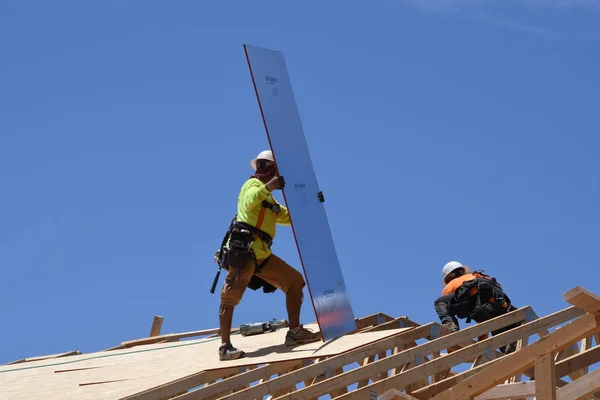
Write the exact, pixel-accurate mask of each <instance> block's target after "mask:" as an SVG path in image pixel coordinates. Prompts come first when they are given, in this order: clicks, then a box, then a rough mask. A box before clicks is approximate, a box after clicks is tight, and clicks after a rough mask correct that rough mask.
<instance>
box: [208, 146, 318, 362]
mask: <svg viewBox="0 0 600 400" xmlns="http://www.w3.org/2000/svg"><path fill="white" fill-rule="evenodd" d="M250 165H251V166H252V168H253V169H254V170H255V173H254V174H253V175H252V176H250V178H249V179H248V180H247V181H246V182H245V183H244V185H243V186H242V188H241V190H240V193H239V197H238V206H237V215H236V218H235V219H234V221H233V222H232V226H231V227H230V232H229V233H230V234H229V237H228V240H227V245H226V248H225V251H223V249H224V247H225V246H222V248H221V251H222V252H221V254H222V257H224V261H221V262H222V264H219V265H223V266H224V268H225V269H228V273H227V276H226V278H225V283H224V285H223V289H222V290H221V305H220V307H219V323H220V334H221V343H222V344H221V347H220V348H219V359H220V360H232V359H237V358H240V357H243V356H244V355H245V353H244V352H243V351H242V350H239V349H237V348H235V347H234V346H233V345H232V343H231V338H230V332H231V324H232V319H233V310H234V307H235V306H237V305H238V304H239V302H240V301H241V299H242V296H243V294H244V292H245V290H246V288H247V287H250V288H251V289H253V290H257V289H259V288H260V287H263V291H264V292H265V293H270V292H273V291H275V290H277V289H279V290H281V291H282V292H283V293H285V296H286V308H287V313H288V322H289V331H288V332H287V334H286V338H285V344H286V345H290V346H291V345H297V344H303V343H311V342H315V341H318V340H321V335H320V334H319V333H318V332H316V333H315V332H311V331H310V330H308V329H306V328H304V327H303V326H302V325H301V324H300V309H301V306H302V301H303V292H302V290H303V288H304V286H305V285H306V283H305V281H304V278H303V276H302V274H301V273H300V272H298V271H297V270H296V269H294V268H293V267H291V266H290V265H288V264H287V263H286V262H285V261H283V260H282V259H280V258H279V257H277V256H276V255H275V254H273V253H272V251H271V245H272V243H273V238H274V237H275V232H276V225H277V224H280V225H284V226H290V225H291V222H290V216H289V214H288V210H287V208H286V207H285V206H283V205H281V204H279V203H277V201H276V200H275V198H274V197H273V194H272V191H273V190H280V189H283V188H284V186H285V180H284V179H283V177H282V176H279V175H278V172H277V166H276V164H275V160H274V158H273V153H272V152H271V150H265V151H263V152H261V153H260V154H259V155H258V156H257V157H256V158H255V159H254V160H252V161H251V162H250Z"/></svg>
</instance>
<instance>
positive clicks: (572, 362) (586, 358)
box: [413, 346, 600, 399]
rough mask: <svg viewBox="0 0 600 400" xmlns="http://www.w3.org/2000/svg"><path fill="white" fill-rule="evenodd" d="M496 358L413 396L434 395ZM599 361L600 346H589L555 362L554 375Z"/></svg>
mask: <svg viewBox="0 0 600 400" xmlns="http://www.w3.org/2000/svg"><path fill="white" fill-rule="evenodd" d="M496 361H498V360H493V361H491V362H488V363H486V364H484V365H480V366H478V367H476V368H474V369H471V370H467V371H465V372H462V373H460V374H458V375H455V376H452V377H449V378H446V379H444V380H443V381H440V382H436V383H435V384H432V385H429V386H427V387H426V388H423V389H420V390H417V391H415V392H414V393H413V396H416V397H418V398H419V399H430V398H432V397H434V396H435V395H437V394H439V393H442V392H443V391H445V390H448V389H450V388H451V387H453V386H455V385H456V384H457V383H459V382H462V381H464V380H465V379H466V378H468V377H469V376H473V375H475V374H476V373H478V372H481V371H483V370H485V369H486V368H488V367H489V366H491V365H492V364H493V363H495V362H496ZM599 361H600V346H596V347H593V348H591V349H590V350H586V351H585V352H582V353H579V354H575V355H573V356H571V357H569V358H566V359H564V360H562V361H560V362H557V363H556V376H557V377H562V376H567V375H569V374H570V373H572V372H573V371H576V370H579V369H581V368H584V367H586V366H588V365H591V364H594V363H596V362H599ZM523 374H524V375H527V376H529V377H530V378H534V377H535V373H534V370H533V368H532V369H531V370H526V371H525V372H523ZM557 382H558V383H559V386H561V385H562V386H566V385H567V382H562V383H561V381H560V380H559V379H557Z"/></svg>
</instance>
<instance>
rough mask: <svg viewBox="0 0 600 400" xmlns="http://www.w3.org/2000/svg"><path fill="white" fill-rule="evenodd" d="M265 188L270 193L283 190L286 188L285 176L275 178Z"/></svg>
mask: <svg viewBox="0 0 600 400" xmlns="http://www.w3.org/2000/svg"><path fill="white" fill-rule="evenodd" d="M265 187H266V188H267V190H268V191H269V192H272V191H273V190H276V189H283V188H284V187H285V180H284V179H283V176H274V177H273V178H271V180H270V181H269V182H267V184H266V185H265Z"/></svg>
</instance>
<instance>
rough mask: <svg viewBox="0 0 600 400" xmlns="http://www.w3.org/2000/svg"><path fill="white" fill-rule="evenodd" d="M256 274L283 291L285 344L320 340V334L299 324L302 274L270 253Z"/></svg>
mask: <svg viewBox="0 0 600 400" xmlns="http://www.w3.org/2000/svg"><path fill="white" fill-rule="evenodd" d="M258 263H259V264H260V263H262V260H258ZM256 275H257V276H259V277H260V278H262V279H264V280H265V281H267V282H268V283H270V284H271V285H273V286H275V287H276V288H277V289H279V290H281V291H282V292H283V293H285V303H286V308H287V313H288V322H289V324H290V330H289V332H288V334H287V336H286V344H289V345H293V344H300V343H311V342H315V341H318V340H320V339H321V335H320V334H319V333H313V332H311V331H309V330H307V329H304V327H303V326H302V325H301V324H300V310H301V308H302V301H303V299H304V295H303V293H302V289H303V288H304V286H305V285H306V282H305V281H304V278H303V277H302V274H301V273H300V272H298V271H297V270H296V269H294V268H292V267H291V266H290V265H288V264H287V263H286V262H285V261H283V260H282V259H280V258H279V257H277V256H276V255H275V254H272V255H271V258H270V259H269V261H268V262H267V264H266V265H265V266H264V267H262V269H261V270H260V272H258V273H257V274H256Z"/></svg>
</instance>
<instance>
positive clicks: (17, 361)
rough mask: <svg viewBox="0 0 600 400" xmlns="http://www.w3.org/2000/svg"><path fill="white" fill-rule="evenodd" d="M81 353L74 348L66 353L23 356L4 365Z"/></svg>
mask: <svg viewBox="0 0 600 400" xmlns="http://www.w3.org/2000/svg"><path fill="white" fill-rule="evenodd" d="M79 354H81V352H80V351H79V350H73V351H67V352H65V353H58V354H48V355H46V356H37V357H28V358H21V359H19V360H15V361H11V362H9V363H6V364H4V365H12V364H21V363H25V362H33V361H41V360H49V359H52V358H61V357H68V356H76V355H79Z"/></svg>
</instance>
